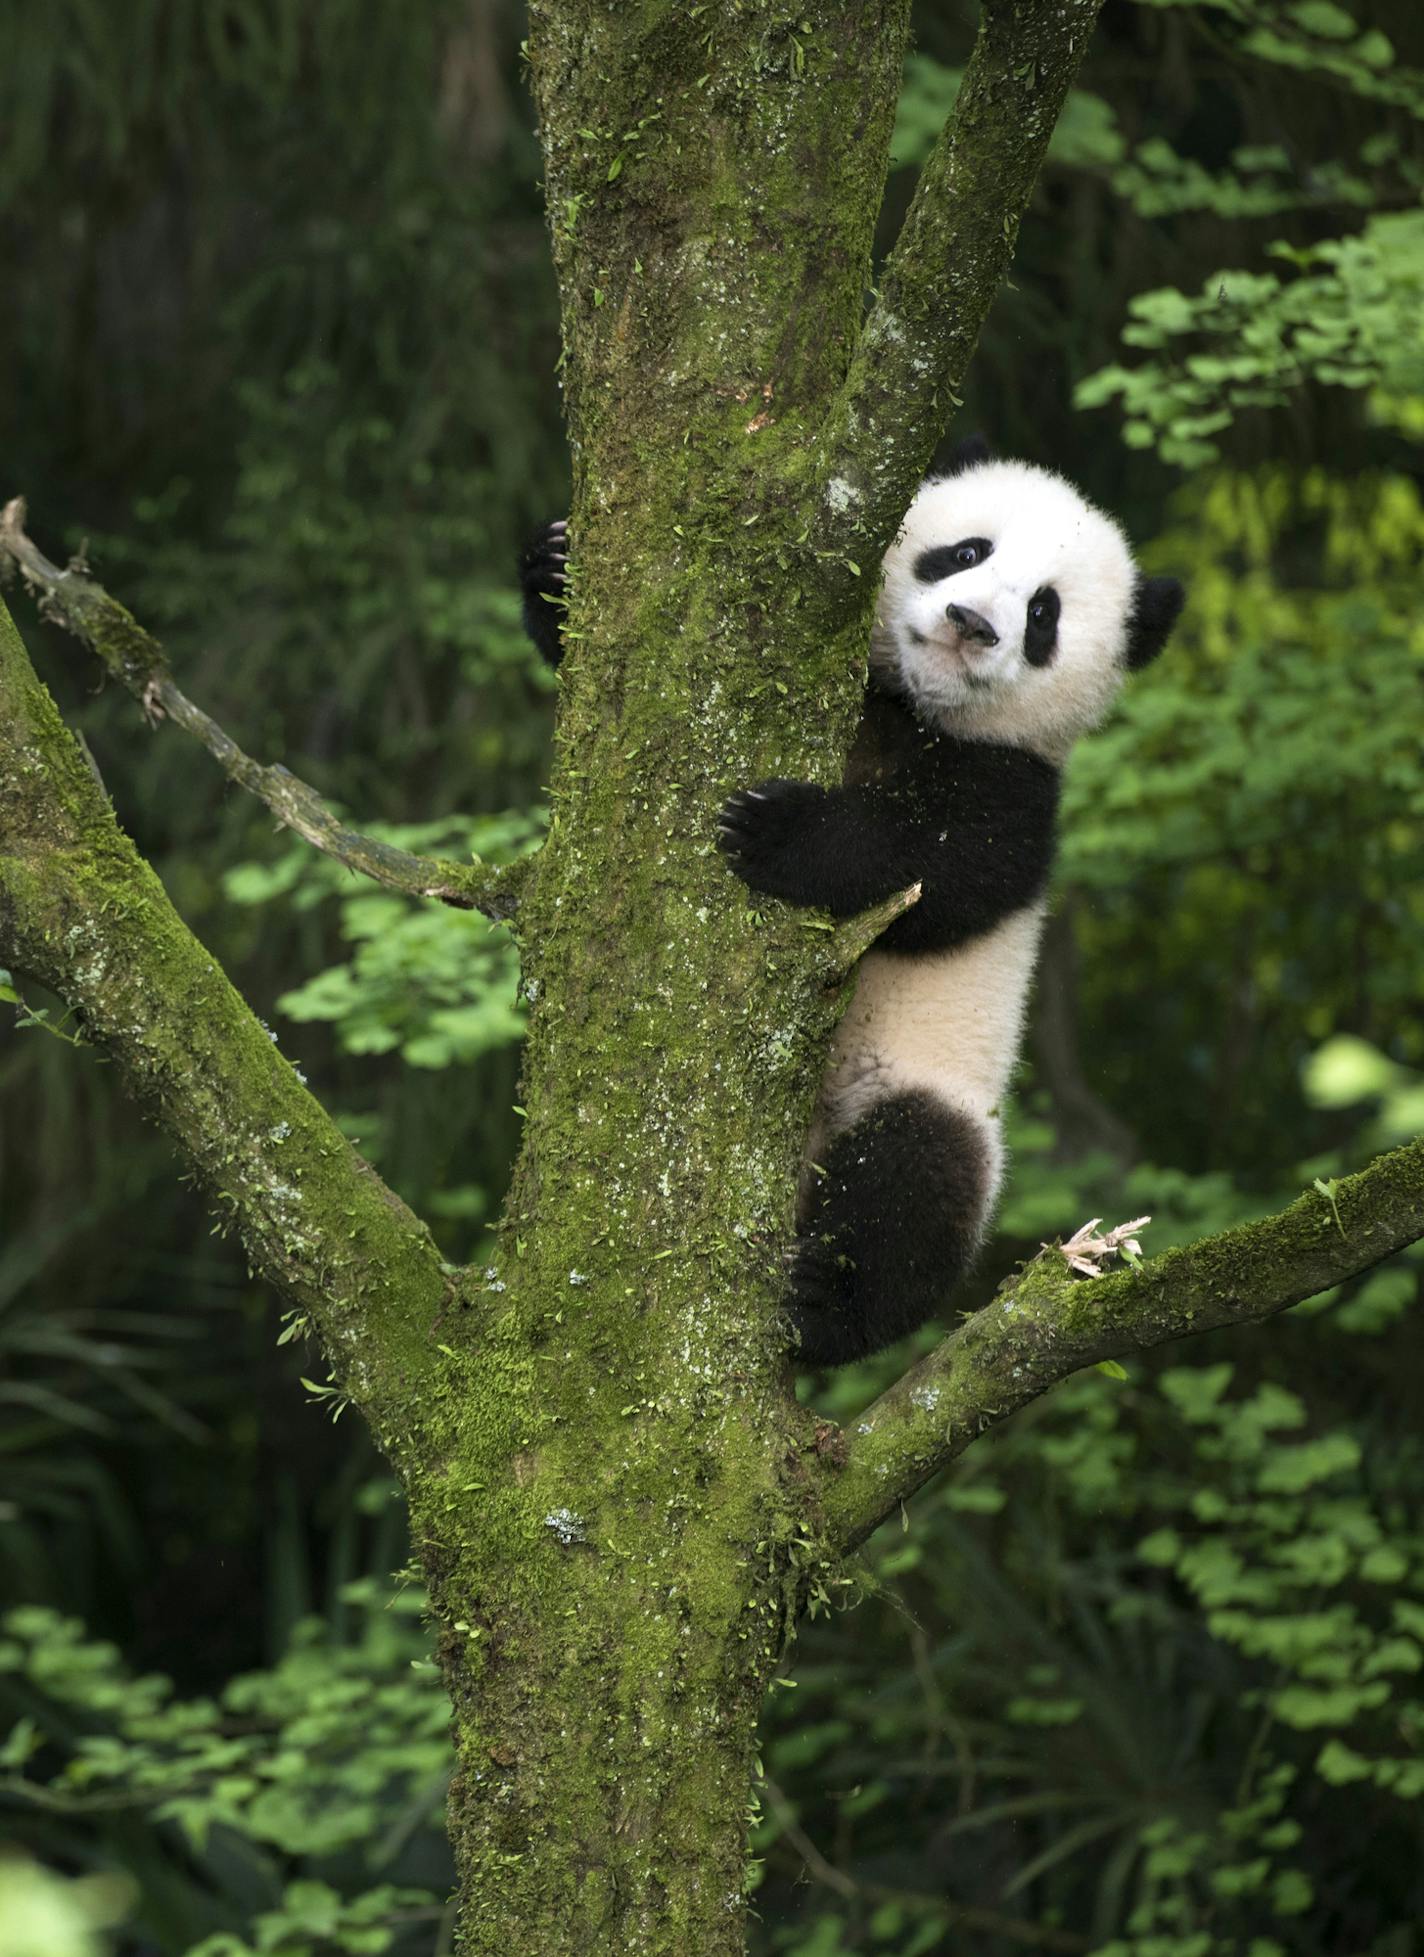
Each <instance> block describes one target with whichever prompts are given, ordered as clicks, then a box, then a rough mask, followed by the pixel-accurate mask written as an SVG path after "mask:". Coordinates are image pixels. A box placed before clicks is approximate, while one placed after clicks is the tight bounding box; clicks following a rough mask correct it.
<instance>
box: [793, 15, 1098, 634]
mask: <svg viewBox="0 0 1424 1957" xmlns="http://www.w3.org/2000/svg"><path fill="white" fill-rule="evenodd" d="M1101 5H1102V0H984V5H983V11H982V14H981V17H980V23H979V33H978V37H977V39H976V41H975V44H974V52H973V54H972V56H971V57H970V61H969V66H968V68H967V69H966V70H965V74H964V82H963V85H962V87H961V88H960V91H959V98H958V100H957V101H956V103H955V106H954V112H953V114H952V115H951V116H950V118H949V121H948V122H947V123H946V125H945V128H944V130H943V131H942V133H941V135H940V138H939V141H938V142H937V143H936V145H935V148H934V150H933V151H932V153H931V155H930V157H929V160H928V161H927V162H926V164H925V166H924V168H923V170H922V171H921V172H920V180H919V184H918V186H917V188H916V191H915V196H914V201H913V202H912V203H911V205H910V209H909V212H908V213H907V215H906V218H905V222H904V225H903V227H902V229H901V232H900V236H899V239H898V240H897V242H896V245H895V249H894V250H893V251H892V252H891V254H890V258H889V260H888V262H887V264H886V267H885V271H884V275H883V277H882V278H881V281H880V291H879V295H878V297H877V299H876V302H875V305H874V306H873V307H872V309H871V312H870V315H869V317H868V318H867V320H866V322H865V325H864V328H863V329H862V331H861V335H860V339H859V342H858V344H857V347H856V352H855V356H854V358H853V360H852V362H851V366H850V371H849V373H848V374H847V376H846V380H845V384H844V386H843V387H842V388H841V390H840V393H839V395H838V396H837V399H836V401H835V403H834V405H833V407H832V409H831V412H830V415H829V417H828V418H827V422H826V426H825V428H824V430H823V432H822V436H821V440H820V443H819V444H818V451H819V454H818V465H817V466H818V473H819V475H820V478H821V483H822V496H823V499H824V504H825V510H826V512H827V520H826V521H825V522H824V523H822V524H820V525H818V528H817V535H816V544H817V549H818V551H819V552H821V553H823V554H824V556H825V557H826V558H827V559H828V560H834V559H836V558H839V559H840V560H841V565H840V566H837V564H836V563H835V562H834V561H827V562H826V563H825V566H824V568H825V570H826V572H827V573H828V574H829V576H830V578H831V580H832V582H833V584H835V587H836V594H837V595H838V596H840V595H843V593H844V590H845V589H846V584H845V580H846V579H848V578H851V579H853V578H854V576H855V573H854V572H852V571H851V570H850V569H849V564H848V562H847V561H846V560H855V559H864V560H867V561H870V562H878V561H879V558H880V556H881V555H882V554H883V552H884V550H885V548H886V546H887V545H888V543H889V541H890V539H891V537H893V535H894V533H895V528H896V525H897V524H898V523H899V521H900V519H901V517H902V516H903V515H904V513H905V510H906V508H907V507H908V505H909V502H910V499H911V497H912V496H913V495H914V492H915V489H916V487H917V486H918V484H919V482H920V479H921V478H922V476H923V475H924V472H925V470H926V468H927V467H928V465H929V461H930V458H931V456H932V455H933V453H934V449H935V445H936V443H937V442H938V441H939V439H940V436H941V435H942V434H943V432H944V429H945V427H946V425H947V423H948V422H949V420H950V416H951V413H952V410H953V409H954V408H955V407H957V406H958V405H959V400H958V395H959V388H960V386H961V384H962V382H963V378H964V374H965V371H966V369H967V367H968V365H969V359H970V356H971V354H972V353H973V351H974V347H975V344H976V343H977V341H978V338H979V331H980V328H981V327H982V325H983V323H984V319H985V316H986V315H987V313H988V311H989V307H990V305H991V304H992V303H993V299H994V295H995V293H996V292H997V291H998V289H999V287H1000V284H1001V283H1002V281H1003V278H1004V275H1005V273H1006V271H1007V270H1008V266H1009V262H1010V260H1011V259H1012V257H1013V251H1014V244H1015V241H1016V239H1017V237H1018V228H1019V220H1020V219H1021V218H1022V216H1023V213H1024V210H1025V208H1026V207H1027V204H1028V200H1029V197H1030V196H1031V195H1032V192H1033V186H1034V183H1035V181H1036V179H1037V177H1038V171H1039V166H1040V164H1041V163H1042V161H1043V157H1044V152H1045V151H1046V150H1047V148H1048V141H1049V138H1050V136H1051V135H1052V134H1053V129H1054V125H1055V123H1056V122H1057V120H1058V116H1059V113H1060V111H1061V110H1062V107H1063V102H1064V98H1065V97H1066V95H1067V93H1068V88H1069V85H1070V83H1071V82H1072V80H1073V77H1074V75H1075V74H1076V73H1077V70H1078V64H1079V62H1080V61H1081V60H1082V57H1083V53H1084V50H1085V49H1086V47H1087V45H1088V40H1089V37H1090V35H1091V33H1092V29H1093V23H1094V21H1095V20H1096V19H1097V16H1098V12H1099V9H1100V8H1101Z"/></svg>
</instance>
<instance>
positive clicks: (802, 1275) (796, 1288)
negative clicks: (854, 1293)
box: [786, 1236, 850, 1312]
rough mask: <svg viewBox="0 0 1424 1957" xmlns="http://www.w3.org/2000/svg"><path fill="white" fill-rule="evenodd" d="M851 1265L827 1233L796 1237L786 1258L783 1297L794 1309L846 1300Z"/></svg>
mask: <svg viewBox="0 0 1424 1957" xmlns="http://www.w3.org/2000/svg"><path fill="white" fill-rule="evenodd" d="M849 1276H850V1266H849V1264H848V1263H847V1261H846V1259H845V1257H844V1256H843V1255H842V1254H841V1252H839V1251H838V1250H837V1249H836V1248H835V1245H834V1244H833V1243H831V1242H830V1240H829V1239H828V1238H826V1237H816V1236H811V1237H798V1238H797V1240H796V1242H795V1244H794V1246H793V1247H792V1249H791V1252H790V1254H789V1256H788V1258H787V1268H786V1298H787V1304H788V1306H789V1307H790V1309H791V1310H792V1311H793V1312H795V1311H801V1310H806V1311H813V1312H814V1311H827V1310H831V1309H833V1308H834V1309H839V1308H840V1307H841V1306H843V1305H844V1304H845V1301H846V1292H847V1281H848V1279H849Z"/></svg>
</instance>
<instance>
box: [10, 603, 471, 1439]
mask: <svg viewBox="0 0 1424 1957" xmlns="http://www.w3.org/2000/svg"><path fill="white" fill-rule="evenodd" d="M0 964H4V965H6V966H11V967H13V968H14V969H15V970H16V971H18V972H20V973H22V974H24V975H26V976H28V977H30V978H33V979H36V980H38V981H39V982H40V983H41V984H43V985H46V986H48V987H49V988H50V990H51V991H53V992H56V993H58V995H59V996H60V998H61V999H63V1000H64V1001H65V1003H66V1004H67V1005H68V1006H69V1007H70V1008H71V1009H72V1010H73V1011H74V1012H75V1013H76V1015H77V1016H78V1020H79V1024H80V1026H81V1028H82V1029H83V1033H84V1035H85V1037H86V1038H87V1039H89V1040H92V1041H93V1042H94V1044H95V1045H96V1046H98V1047H100V1048H101V1049H102V1050H103V1051H104V1052H105V1053H106V1054H107V1055H108V1057H109V1059H110V1060H111V1061H112V1062H113V1065H114V1069H115V1072H116V1073H117V1074H118V1075H119V1076H120V1077H121V1079H122V1081H123V1084H124V1086H125V1088H126V1090H127V1091H128V1092H130V1093H131V1094H132V1095H133V1097H134V1098H135V1099H136V1100H138V1101H139V1102H140V1103H141V1104H143V1105H145V1106H146V1107H147V1109H148V1111H149V1112H150V1113H151V1114H152V1116H153V1117H154V1119H155V1120H156V1121H157V1123H158V1125H159V1126H160V1127H161V1128H162V1129H163V1130H164V1131H165V1132H166V1133H167V1134H168V1136H169V1137H170V1138H171V1139H172V1141H173V1142H174V1143H175V1144H176V1145H177V1147H178V1149H179V1150H180V1152H181V1153H182V1154H183V1155H184V1156H185V1157H186V1159H187V1161H188V1163H189V1165H190V1167H191V1168H192V1169H193V1170H194V1172H195V1173H196V1174H197V1175H198V1176H199V1178H200V1179H201V1180H202V1181H203V1182H204V1183H205V1185H206V1186H207V1188H208V1191H209V1193H210V1194H211V1196H212V1198H213V1201H214V1205H215V1207H216V1209H217V1210H218V1213H219V1216H220V1218H221V1219H222V1220H223V1221H224V1222H230V1223H231V1225H232V1227H233V1228H234V1229H235V1230H236V1231H237V1233H238V1235H239V1236H240V1237H241V1239H242V1242H243V1244H244V1246H245V1248H246V1251H247V1255H248V1260H249V1262H250V1264H251V1266H252V1268H253V1269H254V1271H256V1272H258V1273H259V1274H260V1275H261V1276H263V1277H265V1278H267V1279H268V1280H269V1281H270V1282H271V1283H273V1284H274V1285H276V1286H277V1287H278V1288H279V1289H280V1290H281V1291H282V1292H283V1293H284V1294H285V1295H286V1297H287V1298H289V1299H290V1300H291V1302H292V1303H293V1304H294V1305H295V1306H296V1308H297V1309H298V1311H299V1312H300V1313H301V1314H302V1315H303V1316H304V1317H305V1318H307V1319H308V1320H309V1321H310V1323H311V1324H312V1326H313V1328H314V1329H315V1330H316V1331H317V1332H319V1333H320V1335H321V1337H322V1342H323V1344H324V1346H325V1349H326V1353H327V1356H328V1359H329V1360H330V1362H331V1365H332V1369H333V1372H334V1374H335V1377H336V1381H337V1384H338V1387H339V1388H340V1390H341V1392H342V1393H343V1394H344V1395H345V1396H346V1397H347V1398H349V1399H351V1400H352V1401H353V1402H355V1403H356V1404H357V1405H359V1406H360V1407H361V1408H362V1409H363V1411H364V1412H365V1413H366V1415H367V1417H368V1418H369V1419H370V1421H371V1424H372V1426H373V1428H374V1429H375V1431H376V1433H377V1436H378V1437H379V1438H380V1439H381V1440H382V1442H383V1444H384V1445H385V1446H386V1448H387V1450H388V1452H389V1453H390V1454H391V1456H392V1458H393V1460H395V1461H396V1462H397V1463H398V1464H401V1465H405V1464H407V1463H408V1462H409V1461H410V1460H411V1458H412V1456H413V1455H414V1454H415V1453H416V1451H417V1450H418V1449H419V1448H420V1446H422V1445H423V1442H422V1440H421V1438H420V1437H421V1435H422V1432H423V1422H422V1417H421V1413H420V1409H421V1408H422V1406H424V1405H425V1404H426V1403H428V1402H429V1401H430V1400H431V1398H432V1393H431V1379H432V1376H433V1374H434V1373H435V1372H437V1371H438V1370H439V1367H440V1364H441V1362H440V1360H439V1358H438V1356H437V1354H438V1350H439V1349H438V1347H437V1346H436V1344H435V1343H434V1341H433V1339H432V1328H433V1326H434V1324H435V1323H436V1321H437V1320H438V1319H439V1317H440V1315H441V1314H442V1312H444V1311H445V1310H446V1308H447V1307H448V1306H449V1305H451V1304H452V1303H453V1302H454V1301H455V1298H456V1295H457V1286H458V1279H457V1277H456V1276H455V1275H454V1274H452V1273H451V1272H449V1271H448V1270H447V1269H446V1267H445V1265H444V1264H443V1263H442V1260H441V1257H440V1253H439V1250H438V1249H437V1247H436V1245H435V1243H434V1242H433V1240H432V1239H431V1237H430V1234H429V1232H428V1231H427V1230H426V1229H425V1227H424V1225H423V1224H422V1223H420V1222H419V1221H418V1219H417V1218H416V1217H414V1216H413V1215H412V1214H411V1212H410V1211H409V1210H408V1209H407V1208H406V1206H405V1204H404V1203H402V1202H401V1201H400V1199H399V1197H397V1196H396V1195H394V1194H393V1193H392V1191H391V1190H389V1189H388V1188H387V1187H386V1186H385V1184H384V1183H383V1182H382V1181H381V1179H380V1177H379V1176H377V1175H376V1173H375V1171H374V1170H373V1169H372V1168H371V1167H370V1166H369V1164H368V1163H366V1162H364V1161H363V1160H362V1159H361V1157H360V1156H359V1155H358V1154H357V1153H356V1151H355V1149H353V1148H352V1146H351V1144H350V1143H349V1142H348V1141H347V1139H346V1137H345V1136H344V1135H343V1134H342V1133H341V1131H340V1129H338V1128H337V1127H336V1125H335V1123H334V1122H333V1121H332V1120H331V1118H330V1116H329V1115H327V1114H326V1113H325V1111H324V1110H323V1109H322V1107H321V1106H320V1104H319V1103H318V1102H317V1101H316V1100H315V1099H314V1098H313V1097H312V1095H311V1094H309V1093H308V1092H307V1089H306V1087H305V1086H304V1084H303V1082H302V1078H301V1075H300V1074H299V1073H298V1072H297V1071H296V1069H295V1068H294V1067H292V1065H291V1064H290V1063H289V1062H288V1061H286V1060H284V1059H283V1058H282V1056H281V1054H280V1053H279V1052H278V1051H277V1048H276V1044H275V1036H274V1035H273V1034H272V1033H270V1032H269V1031H268V1029H267V1028H266V1027H265V1026H263V1024H262V1023H261V1021H260V1020H259V1019H257V1018H256V1017H255V1015H254V1014H253V1013H252V1012H251V1010H250V1009H249V1008H248V1007H247V1005H246V1004H245V1003H244V1002H243V1000H242V999H241V998H240V997H239V996H238V994H237V993H236V992H235V991H234V989H233V987H232V986H231V985H230V984H229V983H228V980H227V979H226V977H225V976H224V975H223V973H222V972H221V971H220V970H219V968H218V966H217V964H216V962H215V960H214V959H213V958H212V956H211V954H210V953H209V952H208V951H207V950H206V949H205V948H204V947H203V946H202V945H201V944H199V942H198V940H197V939H196V938H195V937H193V935H192V934H191V932H190V931H189V930H188V928H187V926H186V925H185V924H184V923H183V921H182V919H181V918H180V917H179V916H178V914H177V913H176V911H175V910H174V909H173V907H172V905H171V904H170V903H169V901H168V897H167V894H166V892H165V891H164V888H163V886H162V884H161V883H160V882H159V880H158V878H157V877H156V876H155V875H154V874H153V871H152V870H151V869H150V868H149V866H148V865H147V864H146V863H145V862H144V861H143V859H142V858H141V857H140V856H139V854H138V852H137V851H136V850H135V848H134V847H133V844H132V843H131V842H130V841H129V839H128V837H127V836H125V835H124V833H123V832H122V830H121V829H120V828H119V826H118V824H117V822H116V821H115V819H114V814H113V811H112V809H111V808H110V806H109V803H108V800H107V798H106V796H105V795H104V793H103V790H102V788H101V787H100V785H99V784H98V783H97V782H96V781H95V779H94V777H93V775H92V774H91V773H90V771H89V768H88V766H87V765H86V763H85V760H84V757H83V755H82V753H81V752H80V749H79V745H78V743H77V742H76V741H75V740H74V738H73V736H72V735H71V734H70V733H69V731H68V730H67V729H66V728H65V726H64V724H63V722H62V721H61V720H60V717H59V713H58V710H57V708H56V707H55V704H54V701H53V700H52V699H51V698H50V695H49V694H48V693H47V692H46V690H45V688H44V687H43V686H42V685H41V684H40V682H39V680H38V678H37V677H36V675H35V672H34V668H33V667H32V666H31V665H30V662H29V660H28V659H27V657H26V655H25V649H24V647H23V646H22V644H21V643H20V639H19V635H18V634H17V633H16V631H15V629H14V626H13V624H12V623H11V620H10V614H9V613H8V612H7V611H6V609H5V607H4V605H3V604H0ZM446 1336H447V1337H448V1336H451V1335H450V1334H447V1335H446Z"/></svg>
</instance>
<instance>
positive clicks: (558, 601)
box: [519, 517, 569, 666]
mask: <svg viewBox="0 0 1424 1957" xmlns="http://www.w3.org/2000/svg"><path fill="white" fill-rule="evenodd" d="M568 527H569V526H568V519H567V518H565V517H560V518H558V519H557V521H555V522H553V523H546V524H545V525H544V526H543V527H542V528H541V529H539V530H537V531H536V532H535V533H534V535H533V536H532V537H531V538H530V540H529V542H528V544H527V545H526V546H525V549H524V553H523V555H522V556H521V558H520V560H519V585H520V591H521V593H522V595H523V599H524V629H525V631H526V632H527V633H528V634H529V636H530V638H531V639H532V640H533V641H534V643H535V645H536V646H537V647H538V648H539V650H540V652H541V653H542V654H543V655H544V657H545V659H547V660H548V662H549V664H550V665H551V666H557V665H558V663H559V661H560V659H561V658H562V657H563V652H564V647H563V637H562V634H563V622H564V592H565V589H566V587H567V585H568V573H567V569H566V566H567V564H568V561H569V559H568Z"/></svg>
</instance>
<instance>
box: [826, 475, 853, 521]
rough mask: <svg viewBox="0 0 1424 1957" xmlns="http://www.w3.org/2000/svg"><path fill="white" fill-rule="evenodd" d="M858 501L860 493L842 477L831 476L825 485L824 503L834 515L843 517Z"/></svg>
mask: <svg viewBox="0 0 1424 1957" xmlns="http://www.w3.org/2000/svg"><path fill="white" fill-rule="evenodd" d="M859 501H860V491H859V490H858V489H857V488H856V486H855V484H854V483H852V482H847V481H846V479H845V477H844V476H832V477H831V479H830V481H829V482H828V483H827V484H826V503H827V505H828V507H829V508H830V510H831V511H832V513H833V514H834V515H836V516H844V515H845V513H846V511H847V510H848V509H850V508H851V507H852V505H853V504H856V503H858V502H859Z"/></svg>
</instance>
